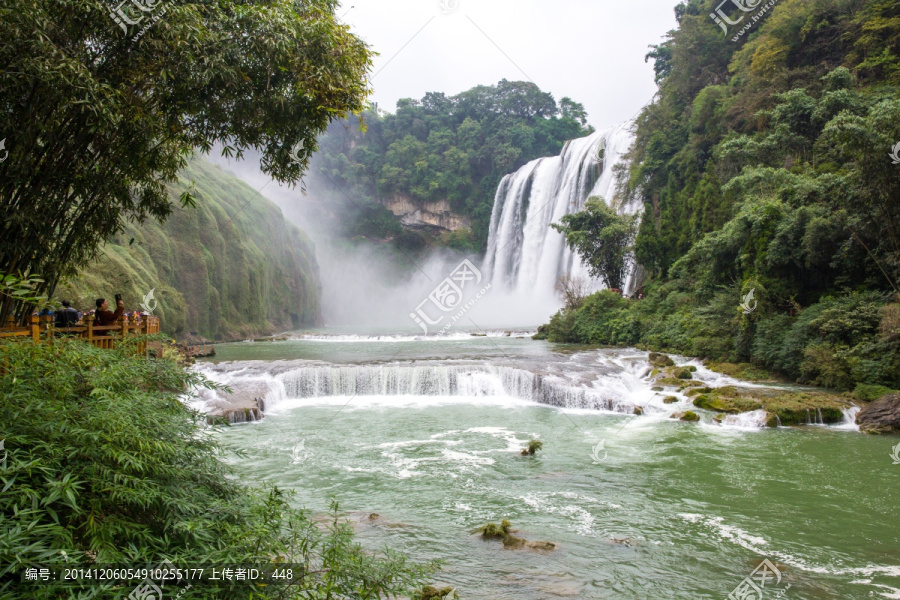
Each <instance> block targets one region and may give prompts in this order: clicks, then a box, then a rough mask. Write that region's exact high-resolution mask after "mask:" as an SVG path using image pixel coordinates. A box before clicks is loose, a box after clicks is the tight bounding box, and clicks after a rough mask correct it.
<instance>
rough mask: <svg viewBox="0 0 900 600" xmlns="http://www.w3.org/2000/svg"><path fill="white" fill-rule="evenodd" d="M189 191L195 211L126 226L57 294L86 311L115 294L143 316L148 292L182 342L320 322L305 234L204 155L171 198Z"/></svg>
mask: <svg viewBox="0 0 900 600" xmlns="http://www.w3.org/2000/svg"><path fill="white" fill-rule="evenodd" d="M189 187H192V189H193V192H192V193H193V194H194V195H195V196H196V197H197V199H198V203H197V206H195V207H192V208H182V207H178V208H175V209H174V210H173V212H172V214H171V215H170V216H169V218H168V219H166V221H165V222H164V223H159V222H156V221H148V222H146V223H143V224H136V223H129V224H128V225H127V226H126V227H125V230H124V231H123V232H121V233H118V234H116V235H115V236H114V237H113V239H112V240H111V241H109V242H108V243H106V244H104V245H103V247H102V249H101V255H100V258H98V259H97V260H96V261H94V262H92V263H91V264H90V265H88V266H87V267H85V268H83V269H80V270H79V273H78V275H77V276H76V277H73V278H71V279H67V280H66V281H64V282H63V283H62V284H61V285H60V287H59V288H57V294H56V296H57V298H58V299H59V300H63V299H67V300H69V301H71V302H72V303H73V306H75V307H77V308H80V309H83V310H87V309H90V308H93V307H94V299H95V298H98V297H104V298H107V299H111V298H112V297H113V296H114V295H115V294H117V293H121V294H122V295H123V297H124V299H125V306H126V308H127V309H128V310H140V309H141V307H140V304H141V302H143V298H144V296H146V295H147V294H148V293H149V292H150V290H154V297H155V300H156V303H157V307H156V309H155V310H154V314H155V315H157V316H159V317H160V322H161V325H162V328H163V332H164V333H167V334H170V335H175V336H177V337H178V338H179V339H185V338H187V339H192V338H196V336H197V335H199V336H203V337H205V338H207V339H210V340H217V341H219V340H236V339H241V340H243V339H247V338H254V337H259V336H262V335H268V334H272V333H277V332H278V331H286V330H289V329H297V328H300V327H303V326H310V325H315V324H317V323H318V322H319V277H318V268H317V266H316V258H315V249H314V247H313V244H312V242H311V241H310V240H309V239H308V238H307V237H306V235H305V234H304V233H303V232H301V231H299V230H298V229H297V228H296V227H294V226H293V225H291V224H290V223H288V222H287V221H286V220H285V218H284V215H283V214H282V212H281V210H279V208H278V207H277V206H275V205H274V204H273V203H272V202H270V201H269V200H267V199H266V198H264V197H263V196H261V195H259V194H258V193H256V192H255V191H254V190H253V189H252V188H251V187H250V186H248V185H247V184H245V183H244V182H242V181H240V180H239V179H237V178H236V177H234V176H233V175H230V174H228V173H226V172H224V171H223V170H222V169H220V168H219V167H214V166H212V165H210V164H209V163H207V162H206V161H204V160H202V159H195V160H192V161H191V163H190V164H189V166H188V167H187V168H186V169H184V170H183V171H181V173H180V174H179V180H178V181H177V182H176V183H173V184H171V185H170V186H169V194H170V196H171V197H172V198H177V197H178V195H179V194H180V193H181V192H183V191H184V190H186V189H188V188H189ZM192 334H195V335H192Z"/></svg>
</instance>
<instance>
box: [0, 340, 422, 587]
mask: <svg viewBox="0 0 900 600" xmlns="http://www.w3.org/2000/svg"><path fill="white" fill-rule="evenodd" d="M134 343H137V340H136V341H135V342H134ZM133 350H134V347H133V346H129V345H123V346H120V347H119V349H118V350H116V351H109V350H100V349H97V348H94V347H93V346H90V345H88V344H86V343H84V342H81V341H68V342H66V341H63V342H61V343H60V342H57V343H56V345H54V346H50V345H46V344H44V345H36V344H32V343H31V342H27V343H15V342H5V343H2V344H0V365H2V369H0V398H2V400H0V411H2V413H3V415H4V418H3V420H2V422H0V440H3V442H4V444H3V446H4V447H5V450H4V452H3V456H2V457H0V489H2V490H3V492H2V494H0V598H4V599H5V598H9V599H13V598H16V599H21V598H63V597H66V598H76V597H79V598H87V597H91V598H123V597H126V596H127V595H128V594H129V593H130V591H131V590H132V589H133V588H134V587H135V586H134V585H133V584H132V585H131V586H115V585H102V586H100V585H94V586H92V587H90V588H89V587H87V586H84V587H83V588H79V587H77V586H76V587H63V586H61V585H59V584H58V583H56V584H47V585H36V584H33V583H28V584H23V583H21V582H20V579H19V578H20V575H21V573H22V572H23V570H24V569H25V568H27V567H29V566H40V565H47V564H60V565H62V564H69V565H83V566H87V565H91V564H108V565H120V566H128V565H157V564H159V563H160V562H161V561H163V560H168V561H170V562H172V563H173V564H174V565H176V566H179V567H181V568H187V567H197V566H200V565H206V566H214V565H215V566H219V567H221V566H223V565H236V566H239V565H242V564H243V565H250V564H271V563H272V562H274V561H284V562H285V563H291V564H299V565H303V566H304V568H305V569H306V571H307V575H306V579H305V580H304V582H303V584H302V585H298V586H296V587H293V586H275V587H269V588H268V589H261V588H256V589H253V590H251V589H250V588H249V587H248V586H247V584H246V583H243V582H236V583H231V584H225V585H220V586H216V587H212V584H208V585H200V584H197V583H196V582H194V584H193V585H192V586H188V587H190V589H188V587H186V586H185V584H182V585H180V586H179V589H180V590H181V591H179V593H178V597H179V598H181V599H183V600H190V599H208V598H220V599H225V598H243V599H246V598H249V597H253V598H263V599H264V598H306V599H315V600H325V599H337V598H360V599H362V598H369V599H372V598H383V597H388V595H389V594H390V595H392V596H393V595H395V594H398V593H403V594H406V595H409V594H410V593H412V591H413V590H415V589H417V588H421V586H422V585H423V584H424V583H426V581H425V579H426V577H427V575H428V574H430V573H431V572H432V571H433V567H434V565H415V564H412V563H409V562H408V561H407V559H406V558H405V557H404V556H402V555H399V554H396V553H394V552H391V551H385V552H376V553H373V552H371V551H368V550H363V548H361V547H360V546H358V545H357V544H355V543H353V540H352V527H351V526H350V525H348V524H346V523H345V522H343V521H342V520H340V519H338V517H337V507H334V513H335V514H334V516H333V517H332V518H331V519H329V520H328V522H327V523H325V524H319V523H317V522H314V521H313V520H311V516H310V515H308V514H307V513H304V512H300V511H298V510H295V509H293V508H291V506H290V505H289V500H290V496H289V495H287V494H285V493H284V492H281V491H279V490H278V489H268V490H255V489H250V488H248V487H245V486H244V485H242V484H240V483H238V482H237V481H236V479H235V478H234V477H233V474H232V473H231V472H230V471H229V469H228V468H226V467H225V466H224V464H223V462H222V461H221V460H220V455H221V453H222V452H223V451H224V449H223V448H222V447H220V446H219V445H218V443H217V442H216V441H215V436H214V435H213V434H212V433H213V432H211V431H210V430H208V429H207V428H206V427H205V421H204V420H203V417H202V416H201V415H198V414H196V413H194V412H192V411H190V410H189V409H187V408H186V407H185V405H184V404H183V403H182V402H181V401H180V400H179V397H178V396H179V393H180V392H181V391H182V390H184V389H185V388H187V387H189V386H195V385H203V384H204V382H203V381H202V380H201V379H200V378H198V376H197V375H195V374H192V373H190V372H187V371H185V370H184V369H183V368H182V367H180V366H179V365H178V364H177V363H176V362H175V361H174V360H171V359H165V360H156V359H145V358H143V357H142V356H136V355H135V354H134V353H133ZM169 585H171V583H170V584H169ZM167 590H168V588H167ZM167 593H168V592H167ZM172 593H173V594H174V592H172ZM167 597H168V595H167ZM173 597H174V595H173Z"/></svg>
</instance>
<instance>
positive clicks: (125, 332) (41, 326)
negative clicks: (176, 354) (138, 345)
mask: <svg viewBox="0 0 900 600" xmlns="http://www.w3.org/2000/svg"><path fill="white" fill-rule="evenodd" d="M154 333H159V318H158V317H154V316H152V315H151V316H146V317H139V316H138V315H131V316H130V317H128V316H126V315H122V316H120V317H119V319H118V321H117V322H116V324H115V325H105V326H104V325H94V317H93V315H89V316H86V317H84V319H83V324H81V325H77V324H76V325H72V326H70V327H56V325H55V324H54V322H53V317H52V316H46V315H45V316H42V317H39V316H37V315H33V316H32V317H31V325H29V326H27V327H14V326H13V325H12V323H11V322H8V323H7V327H6V328H5V329H0V339H3V338H31V340H32V341H33V342H34V343H36V344H40V343H53V340H54V338H57V337H65V338H73V337H74V338H81V339H83V340H85V341H87V342H89V343H91V344H93V345H94V346H97V347H98V348H107V349H109V348H113V347H115V345H116V343H117V342H118V341H119V340H121V339H122V338H123V337H127V336H137V335H150V334H154ZM145 349H146V348H144V350H145Z"/></svg>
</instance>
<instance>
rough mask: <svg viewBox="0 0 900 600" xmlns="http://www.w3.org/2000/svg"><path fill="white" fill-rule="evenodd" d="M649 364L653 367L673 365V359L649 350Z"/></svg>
mask: <svg viewBox="0 0 900 600" xmlns="http://www.w3.org/2000/svg"><path fill="white" fill-rule="evenodd" d="M649 360H650V364H651V365H653V366H654V367H674V366H675V361H674V360H672V359H671V358H669V357H668V356H666V355H665V354H659V353H657V352H651V353H650V356H649Z"/></svg>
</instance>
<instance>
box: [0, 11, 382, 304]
mask: <svg viewBox="0 0 900 600" xmlns="http://www.w3.org/2000/svg"><path fill="white" fill-rule="evenodd" d="M165 5H166V11H165V14H164V16H163V17H162V18H161V19H160V20H159V22H157V23H155V24H153V26H152V27H151V28H150V29H149V30H148V31H147V32H146V34H145V35H144V36H143V37H141V38H140V40H139V41H134V40H133V39H132V38H128V37H127V36H123V35H122V30H121V29H120V27H119V26H118V25H117V24H116V23H115V22H114V21H113V19H112V18H110V7H109V6H108V5H107V4H106V3H104V2H100V1H99V0H63V1H60V0H10V1H9V2H5V3H4V5H3V6H2V7H0V39H2V40H4V43H3V44H0V64H2V65H3V69H2V70H0V89H3V90H4V93H3V95H2V98H0V132H3V134H2V135H4V136H6V137H5V139H6V141H7V143H6V149H7V151H8V152H9V156H8V158H7V159H6V160H4V161H3V162H2V164H0V199H2V201H0V272H6V273H23V274H24V275H29V274H34V273H40V274H41V275H42V276H43V278H44V279H45V280H46V281H45V282H44V283H42V284H41V285H40V286H39V287H38V292H39V293H45V292H46V293H47V294H48V295H50V296H52V295H53V291H54V286H55V285H56V283H57V282H58V281H59V279H60V277H64V276H67V275H72V274H74V272H75V270H76V269H77V267H79V266H83V265H85V264H86V263H87V262H89V261H90V259H92V258H93V257H94V256H95V255H96V252H97V250H98V248H99V247H100V246H101V244H102V243H103V242H104V241H107V240H109V239H110V238H111V237H112V236H113V235H115V234H116V233H117V232H120V231H121V230H122V228H123V227H124V225H125V223H126V222H127V221H128V220H129V219H130V220H133V221H136V222H143V221H145V220H147V219H150V218H155V219H164V218H165V217H166V216H168V215H169V214H170V213H171V211H172V209H173V203H172V201H171V200H170V197H169V195H168V193H167V189H166V185H167V184H168V183H171V182H173V181H174V180H175V179H176V177H177V175H178V173H179V171H180V170H181V169H182V168H184V166H185V165H186V161H187V159H188V158H189V157H190V156H191V155H192V154H193V153H194V152H195V150H197V149H199V150H200V151H202V152H209V151H210V150H211V149H212V148H213V146H215V145H216V144H219V145H221V146H222V147H223V149H224V150H223V152H224V153H226V154H228V155H229V156H233V155H236V156H238V157H240V156H241V154H242V152H243V151H244V150H246V149H248V148H255V149H256V150H258V151H259V152H260V153H261V154H262V158H261V168H262V170H263V171H265V172H266V173H267V174H268V175H270V176H272V177H273V178H274V179H276V180H278V181H280V182H296V181H298V179H299V178H300V176H301V174H302V172H303V171H304V170H306V169H307V167H308V163H309V157H310V156H311V155H312V153H313V151H314V149H315V147H316V138H317V136H318V134H319V133H320V132H322V131H323V130H324V129H325V128H326V127H327V125H328V124H329V123H330V122H331V121H332V119H336V118H340V117H344V116H346V115H348V114H351V113H359V112H361V111H362V110H363V109H364V108H365V100H366V97H367V94H368V87H367V84H366V73H367V71H368V70H369V68H370V66H371V51H370V50H369V48H368V47H367V46H366V44H365V43H364V42H363V41H362V40H360V39H359V38H357V37H356V36H354V35H353V34H352V33H350V30H349V27H347V26H346V25H343V24H341V23H340V22H339V21H338V20H337V17H336V16H335V14H334V11H335V9H336V6H337V1H336V0H308V1H304V2H295V1H293V0H273V1H271V2H238V1H233V0H223V1H220V2H193V1H174V0H173V1H171V2H166V3H165ZM301 142H302V148H301V149H300V150H299V154H298V158H299V164H298V163H297V161H294V159H292V157H291V150H292V148H293V147H298V146H297V144H300V143H301ZM298 148H300V147H298ZM194 202H195V199H194V197H193V195H192V194H191V193H190V192H186V193H184V194H182V196H181V203H182V204H193V203H194ZM3 316H4V315H2V314H0V317H3Z"/></svg>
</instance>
